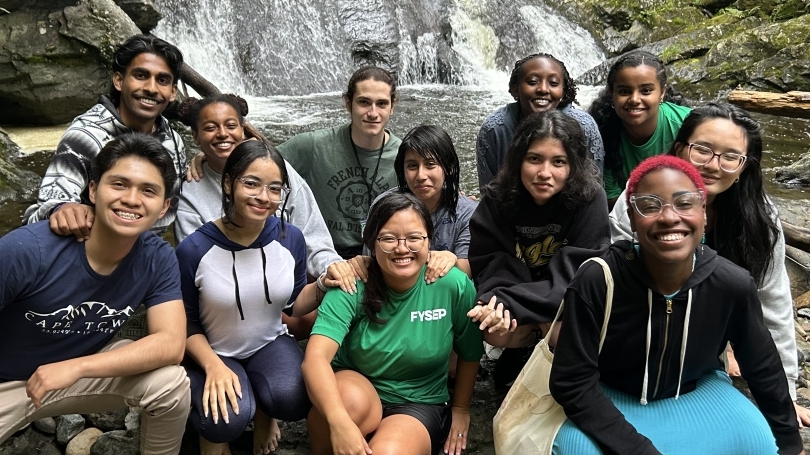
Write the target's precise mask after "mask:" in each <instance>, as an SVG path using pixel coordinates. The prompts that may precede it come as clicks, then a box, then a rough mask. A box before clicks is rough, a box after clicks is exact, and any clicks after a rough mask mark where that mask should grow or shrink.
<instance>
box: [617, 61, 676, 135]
mask: <svg viewBox="0 0 810 455" xmlns="http://www.w3.org/2000/svg"><path fill="white" fill-rule="evenodd" d="M611 93H612V95H613V108H614V109H615V110H616V114H617V115H618V116H619V118H620V119H621V120H622V124H623V125H624V128H625V131H626V132H627V134H628V135H629V136H630V138H631V139H638V141H634V143H636V142H640V143H641V144H643V143H645V142H646V141H647V140H649V138H650V137H651V136H652V134H653V133H654V132H655V128H656V127H657V126H658V106H659V105H660V104H661V102H663V100H664V87H662V86H661V83H660V82H659V81H658V78H657V76H656V71H655V68H653V67H651V66H647V65H639V66H635V67H627V68H624V69H621V70H620V71H619V72H617V73H616V82H615V83H614V84H613V87H612V88H611ZM637 145H640V144H637Z"/></svg>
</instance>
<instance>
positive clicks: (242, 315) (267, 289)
mask: <svg viewBox="0 0 810 455" xmlns="http://www.w3.org/2000/svg"><path fill="white" fill-rule="evenodd" d="M259 251H261V252H262V277H263V278H264V299H265V300H266V301H267V304H268V305H272V304H273V302H272V301H271V300H270V286H269V285H268V284H267V255H266V254H265V252H264V248H259ZM231 258H232V259H233V264H232V265H231V273H233V284H234V293H235V294H236V308H237V309H239V317H240V318H242V320H243V321H244V320H245V313H244V312H243V311H242V298H241V297H239V278H238V277H237V276H236V251H231Z"/></svg>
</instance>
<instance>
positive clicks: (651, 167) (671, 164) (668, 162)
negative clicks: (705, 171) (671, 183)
mask: <svg viewBox="0 0 810 455" xmlns="http://www.w3.org/2000/svg"><path fill="white" fill-rule="evenodd" d="M659 169H673V170H676V171H679V172H682V173H684V174H686V176H687V177H689V180H691V181H692V183H694V184H695V187H697V189H699V190H701V191H702V192H703V195H704V197H705V195H706V185H705V184H704V183H703V178H702V177H701V176H700V172H698V171H697V169H695V166H693V165H692V164H691V163H688V162H686V161H685V160H682V159H680V158H678V157H676V156H672V155H656V156H653V157H650V158H647V159H646V160H644V161H642V162H641V163H639V164H638V166H636V168H635V169H633V171H632V172H630V178H629V179H628V180H627V194H626V196H627V205H628V206H629V205H630V196H631V195H632V194H633V193H635V192H636V188H638V184H639V183H641V179H643V178H644V177H645V176H646V175H647V174H649V173H650V172H653V171H657V170H659Z"/></svg>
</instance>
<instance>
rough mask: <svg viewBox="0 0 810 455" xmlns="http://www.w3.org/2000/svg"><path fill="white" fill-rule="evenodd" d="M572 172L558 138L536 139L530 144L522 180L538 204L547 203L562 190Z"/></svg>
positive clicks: (521, 169) (522, 167)
mask: <svg viewBox="0 0 810 455" xmlns="http://www.w3.org/2000/svg"><path fill="white" fill-rule="evenodd" d="M570 172H571V165H570V164H569V163H568V155H567V154H566V153H565V148H564V147H563V144H562V142H560V141H559V140H558V139H553V138H545V139H535V140H534V141H532V142H531V143H530V144H529V148H528V150H526V156H524V157H523V164H521V166H520V180H521V182H522V183H523V186H524V187H525V188H526V190H528V191H529V194H530V195H531V196H532V199H534V203H535V204H537V205H545V204H546V203H547V202H548V201H549V199H551V197H552V196H554V195H555V194H557V193H559V192H560V191H562V189H563V187H565V180H566V179H567V178H568V174H569V173H570Z"/></svg>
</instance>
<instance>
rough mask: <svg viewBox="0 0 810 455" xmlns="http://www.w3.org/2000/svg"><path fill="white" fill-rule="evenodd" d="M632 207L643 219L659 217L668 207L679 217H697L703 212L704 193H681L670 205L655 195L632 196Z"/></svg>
mask: <svg viewBox="0 0 810 455" xmlns="http://www.w3.org/2000/svg"><path fill="white" fill-rule="evenodd" d="M630 205H632V206H633V208H634V209H636V212H637V213H638V214H639V215H641V216H643V217H648V216H658V215H660V214H661V212H663V211H664V207H666V206H670V208H672V210H674V211H675V213H677V214H679V215H684V216H691V215H697V214H699V213H701V212H702V211H703V192H702V191H697V192H685V193H680V194H678V195H676V196H675V197H673V198H672V202H669V203H665V202H664V200H663V199H661V198H660V197H658V196H656V195H655V194H634V195H632V196H630Z"/></svg>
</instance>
